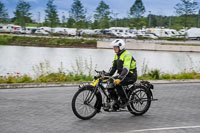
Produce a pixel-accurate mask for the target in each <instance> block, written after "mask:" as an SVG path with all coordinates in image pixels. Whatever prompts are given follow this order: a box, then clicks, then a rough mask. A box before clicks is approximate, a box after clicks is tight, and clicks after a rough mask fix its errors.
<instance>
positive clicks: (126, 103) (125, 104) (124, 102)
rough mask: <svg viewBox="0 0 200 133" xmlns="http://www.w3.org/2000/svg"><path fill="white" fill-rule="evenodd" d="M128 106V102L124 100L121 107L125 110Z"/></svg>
mask: <svg viewBox="0 0 200 133" xmlns="http://www.w3.org/2000/svg"><path fill="white" fill-rule="evenodd" d="M127 105H128V100H127V99H122V101H121V103H120V104H119V107H120V108H123V109H124V108H125V107H126V106H127Z"/></svg>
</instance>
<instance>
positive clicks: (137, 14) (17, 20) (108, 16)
mask: <svg viewBox="0 0 200 133" xmlns="http://www.w3.org/2000/svg"><path fill="white" fill-rule="evenodd" d="M30 9H31V5H30V3H29V2H25V1H24V0H19V1H18V3H17V5H16V10H15V11H14V12H13V13H14V17H13V18H11V20H10V21H11V22H12V23H14V24H17V25H20V26H22V27H26V25H27V23H32V22H33V20H32V19H31V17H32V16H31V15H32V13H31V12H30ZM174 9H175V12H176V16H162V15H155V14H151V13H149V14H148V16H147V17H144V13H145V12H146V9H145V6H144V4H143V2H142V0H135V2H134V3H133V5H132V6H131V7H130V9H129V11H128V12H129V13H128V15H127V17H124V18H117V13H113V12H111V9H110V6H109V5H108V4H106V3H105V2H104V1H103V0H101V1H100V2H99V4H98V6H97V7H96V9H95V11H94V16H93V19H92V17H91V16H87V15H86V14H87V10H86V9H85V8H84V6H83V4H82V3H81V0H73V3H72V5H71V9H70V11H69V17H68V18H67V17H66V16H65V15H63V16H62V19H61V20H59V15H58V11H57V7H56V5H55V4H54V0H48V2H47V4H46V10H45V20H44V22H42V23H40V22H38V25H39V26H48V27H57V26H59V27H68V28H78V29H80V28H88V29H105V28H109V27H130V28H137V29H139V28H142V27H167V28H173V29H181V28H183V27H200V10H199V11H198V3H197V2H195V0H193V1H191V0H180V3H177V4H176V6H175V7H174ZM8 21H9V16H8V13H7V9H6V7H5V6H4V4H3V3H2V2H0V23H8Z"/></svg>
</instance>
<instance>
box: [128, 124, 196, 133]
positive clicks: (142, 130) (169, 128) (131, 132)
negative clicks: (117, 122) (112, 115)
mask: <svg viewBox="0 0 200 133" xmlns="http://www.w3.org/2000/svg"><path fill="white" fill-rule="evenodd" d="M189 128H200V126H184V127H167V128H151V129H140V130H132V131H128V132H124V133H135V132H147V131H161V130H175V129H189Z"/></svg>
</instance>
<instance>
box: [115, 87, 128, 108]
mask: <svg viewBox="0 0 200 133" xmlns="http://www.w3.org/2000/svg"><path fill="white" fill-rule="evenodd" d="M116 89H117V92H118V95H119V97H120V99H121V101H122V103H121V104H122V105H124V104H126V103H127V101H128V98H127V96H126V94H125V92H124V91H125V90H124V89H123V88H122V86H121V85H117V86H116Z"/></svg>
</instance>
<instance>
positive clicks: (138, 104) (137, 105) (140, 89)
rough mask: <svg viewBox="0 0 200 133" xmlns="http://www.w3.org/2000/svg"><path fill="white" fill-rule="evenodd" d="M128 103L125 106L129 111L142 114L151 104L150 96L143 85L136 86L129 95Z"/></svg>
mask: <svg viewBox="0 0 200 133" xmlns="http://www.w3.org/2000/svg"><path fill="white" fill-rule="evenodd" d="M130 101H131V102H130V103H129V105H128V106H127V108H128V110H129V112H130V113H131V114H133V115H136V116H138V115H143V114H144V113H146V112H147V111H148V109H149V107H150V105H151V96H150V95H149V93H148V91H147V89H146V88H145V87H144V86H136V87H135V88H134V89H133V91H132V93H131V95H130Z"/></svg>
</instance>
